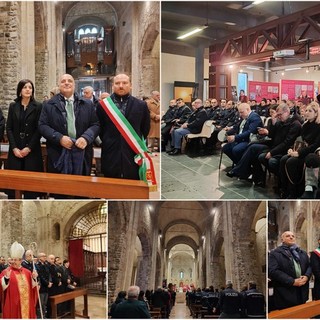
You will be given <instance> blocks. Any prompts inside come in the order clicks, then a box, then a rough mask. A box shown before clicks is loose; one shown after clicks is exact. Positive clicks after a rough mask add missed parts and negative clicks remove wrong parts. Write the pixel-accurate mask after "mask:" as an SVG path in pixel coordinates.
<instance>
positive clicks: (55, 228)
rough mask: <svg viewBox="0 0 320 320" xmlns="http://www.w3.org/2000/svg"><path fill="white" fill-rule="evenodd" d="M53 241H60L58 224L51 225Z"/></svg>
mask: <svg viewBox="0 0 320 320" xmlns="http://www.w3.org/2000/svg"><path fill="white" fill-rule="evenodd" d="M53 240H56V241H57V240H60V223H58V222H57V223H55V224H54V225H53Z"/></svg>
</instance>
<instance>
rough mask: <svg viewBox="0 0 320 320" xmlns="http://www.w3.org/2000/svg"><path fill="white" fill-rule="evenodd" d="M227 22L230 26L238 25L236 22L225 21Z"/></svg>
mask: <svg viewBox="0 0 320 320" xmlns="http://www.w3.org/2000/svg"><path fill="white" fill-rule="evenodd" d="M225 24H227V25H228V26H235V25H236V24H235V23H234V22H229V21H227V22H225Z"/></svg>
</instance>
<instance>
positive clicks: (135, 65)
mask: <svg viewBox="0 0 320 320" xmlns="http://www.w3.org/2000/svg"><path fill="white" fill-rule="evenodd" d="M140 6H141V4H140V3H138V2H132V50H131V54H132V66H131V82H132V95H134V96H139V94H140V92H139V91H140V90H139V88H140V71H141V70H140V68H141V64H140V57H139V53H140V45H141V39H140V38H139V27H141V26H139V21H140V20H139V18H140V17H139V8H140Z"/></svg>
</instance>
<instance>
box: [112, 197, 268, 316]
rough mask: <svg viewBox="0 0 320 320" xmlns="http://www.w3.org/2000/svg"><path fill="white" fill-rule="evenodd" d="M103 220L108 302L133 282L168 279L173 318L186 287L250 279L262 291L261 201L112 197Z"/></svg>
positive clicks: (145, 284)
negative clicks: (105, 221)
mask: <svg viewBox="0 0 320 320" xmlns="http://www.w3.org/2000/svg"><path fill="white" fill-rule="evenodd" d="M108 217H109V220H108V265H109V273H108V304H109V306H110V304H111V303H112V302H113V301H114V300H115V297H116V296H117V294H118V292H119V291H121V290H126V289H127V288H128V287H129V286H130V285H133V284H135V285H138V286H139V287H140V289H141V290H144V291H146V290H155V289H157V288H158V287H159V286H163V285H164V286H165V285H167V284H169V283H173V284H174V285H175V287H176V290H177V298H176V299H177V304H176V306H175V307H174V308H176V310H178V309H180V308H181V310H180V311H179V312H178V313H177V312H176V313H175V316H174V317H177V318H179V317H180V318H184V317H188V316H189V313H188V311H186V306H185V294H186V291H187V290H190V288H206V287H209V286H213V287H214V288H219V289H220V288H221V287H222V286H224V285H225V283H226V281H228V280H231V281H232V283H233V285H234V288H235V289H236V290H240V289H241V287H242V286H244V285H246V284H247V283H248V282H249V281H250V280H251V281H252V280H254V281H255V282H256V283H257V288H259V290H260V291H261V292H263V293H264V294H265V292H266V202H263V201H262V202H261V201H242V202H232V201H216V202H212V201H186V202H182V201H140V202H125V201H124V202H123V201H117V202H114V201H111V202H109V215H108ZM172 312H174V310H173V311H172ZM180 312H182V313H180ZM172 316H173V314H172Z"/></svg>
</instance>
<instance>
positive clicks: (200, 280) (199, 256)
mask: <svg viewBox="0 0 320 320" xmlns="http://www.w3.org/2000/svg"><path fill="white" fill-rule="evenodd" d="M198 261H199V274H198V284H197V287H202V286H203V285H204V283H203V274H202V261H203V254H202V246H199V252H198Z"/></svg>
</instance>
